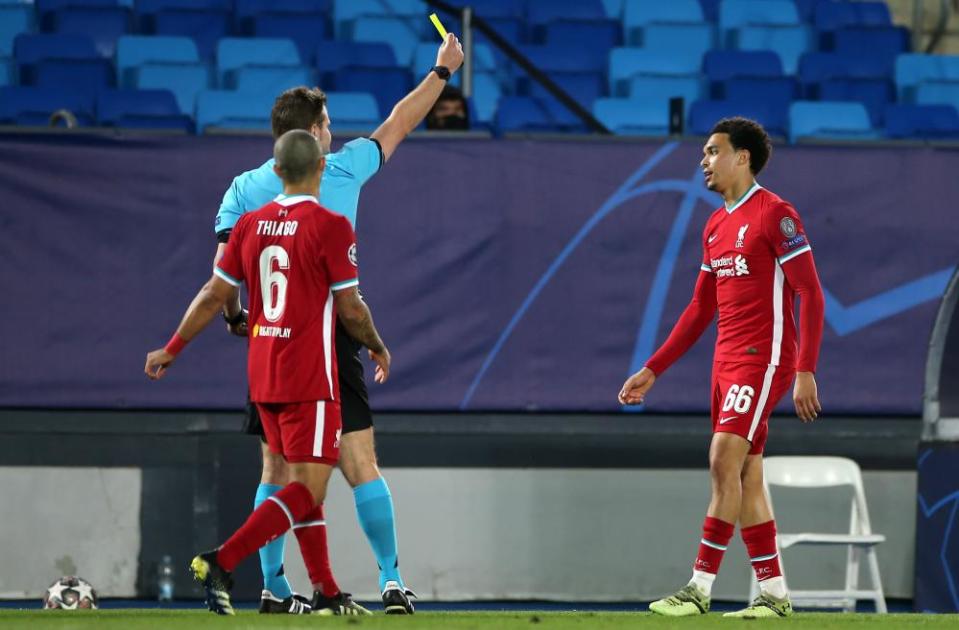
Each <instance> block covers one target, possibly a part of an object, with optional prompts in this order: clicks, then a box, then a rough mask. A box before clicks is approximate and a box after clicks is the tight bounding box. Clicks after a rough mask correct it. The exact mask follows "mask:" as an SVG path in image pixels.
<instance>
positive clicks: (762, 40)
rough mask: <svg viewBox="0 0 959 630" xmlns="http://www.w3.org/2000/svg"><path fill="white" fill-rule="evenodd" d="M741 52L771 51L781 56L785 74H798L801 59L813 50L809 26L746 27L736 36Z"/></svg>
mask: <svg viewBox="0 0 959 630" xmlns="http://www.w3.org/2000/svg"><path fill="white" fill-rule="evenodd" d="M734 38H735V40H736V48H738V49H739V50H771V51H773V52H775V53H776V54H777V55H779V59H780V60H781V61H782V63H783V72H785V73H786V74H796V71H797V70H798V69H799V58H800V57H802V55H803V54H805V53H806V52H807V51H808V50H810V49H811V48H812V44H813V41H812V40H813V38H812V33H811V32H810V30H809V27H807V26H745V27H743V28H740V29H738V30H737V31H736V32H735V36H734Z"/></svg>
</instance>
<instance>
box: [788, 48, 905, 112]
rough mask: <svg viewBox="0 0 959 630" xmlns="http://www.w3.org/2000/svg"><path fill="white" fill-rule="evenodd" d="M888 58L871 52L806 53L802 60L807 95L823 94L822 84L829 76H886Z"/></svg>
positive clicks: (801, 65) (800, 71) (841, 77)
mask: <svg viewBox="0 0 959 630" xmlns="http://www.w3.org/2000/svg"><path fill="white" fill-rule="evenodd" d="M887 76H888V75H887V74H886V62H885V60H883V59H880V58H878V57H873V56H871V55H869V54H868V53H856V54H839V53H822V52H813V53H806V54H805V55H803V56H802V57H801V58H800V60H799V81H800V83H801V84H802V91H803V95H804V97H805V98H807V99H811V100H816V99H818V98H819V84H820V83H822V82H823V81H827V80H829V79H862V80H867V79H883V78H885V77H887Z"/></svg>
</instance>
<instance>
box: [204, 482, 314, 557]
mask: <svg viewBox="0 0 959 630" xmlns="http://www.w3.org/2000/svg"><path fill="white" fill-rule="evenodd" d="M314 505H315V504H314V502H313V494H312V493H311V492H310V491H309V490H308V489H307V487H306V486H304V485H303V484H302V483H299V482H296V481H294V482H293V483H290V484H287V485H286V486H285V487H284V488H283V489H282V490H280V491H279V492H277V493H276V494H274V495H273V496H271V497H270V498H269V499H267V500H266V501H264V502H263V503H262V504H260V507H258V508H256V509H255V510H254V511H253V514H250V516H249V518H247V519H246V522H245V523H243V525H242V526H240V529H238V530H236V532H234V534H233V535H232V536H230V538H229V540H227V541H226V542H225V543H223V546H222V547H220V550H219V551H218V552H217V554H216V561H217V563H218V564H219V565H220V566H221V567H223V568H224V569H226V570H227V571H233V569H235V568H236V565H238V564H240V561H241V560H243V558H245V557H247V556H248V555H250V554H252V553H254V552H256V550H258V549H259V548H260V547H262V546H263V545H265V544H266V543H268V542H270V541H271V540H273V539H274V538H276V537H277V536H279V535H280V534H283V533H285V532H286V530H288V529H290V527H292V526H293V523H296V522H299V521H301V520H303V517H304V516H306V515H307V514H309V512H310V510H312V509H313V506H314Z"/></svg>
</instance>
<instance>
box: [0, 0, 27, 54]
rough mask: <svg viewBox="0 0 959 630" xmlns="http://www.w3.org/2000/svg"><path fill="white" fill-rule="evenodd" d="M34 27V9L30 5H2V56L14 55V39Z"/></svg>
mask: <svg viewBox="0 0 959 630" xmlns="http://www.w3.org/2000/svg"><path fill="white" fill-rule="evenodd" d="M33 28H34V24H33V11H32V10H31V8H30V7H29V6H27V5H22V4H20V5H0V57H12V56H13V40H14V39H16V37H17V35H19V34H20V33H28V32H30V31H32V30H33Z"/></svg>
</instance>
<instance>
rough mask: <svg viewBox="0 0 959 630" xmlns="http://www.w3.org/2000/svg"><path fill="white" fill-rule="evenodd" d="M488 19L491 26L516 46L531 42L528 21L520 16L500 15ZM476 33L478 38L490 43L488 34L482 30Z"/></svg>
mask: <svg viewBox="0 0 959 630" xmlns="http://www.w3.org/2000/svg"><path fill="white" fill-rule="evenodd" d="M486 21H487V22H489V25H490V28H492V29H493V30H494V31H496V33H497V34H499V35H500V36H501V37H502V38H503V39H505V40H507V41H508V42H510V43H512V44H513V45H514V46H515V45H517V44H525V43H528V42H529V37H528V34H527V32H526V22H524V21H523V20H521V19H520V18H511V17H500V18H489V19H488V20H486ZM476 35H477V39H478V40H480V41H482V42H485V43H488V40H487V39H486V36H485V35H483V34H482V33H481V32H479V31H477V32H476ZM494 50H495V49H494ZM497 52H498V51H497Z"/></svg>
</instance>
